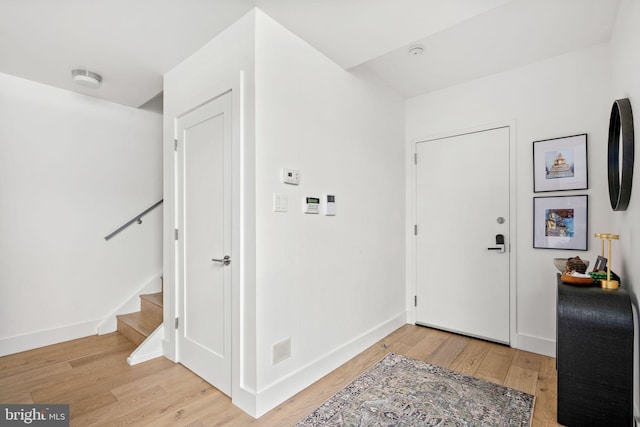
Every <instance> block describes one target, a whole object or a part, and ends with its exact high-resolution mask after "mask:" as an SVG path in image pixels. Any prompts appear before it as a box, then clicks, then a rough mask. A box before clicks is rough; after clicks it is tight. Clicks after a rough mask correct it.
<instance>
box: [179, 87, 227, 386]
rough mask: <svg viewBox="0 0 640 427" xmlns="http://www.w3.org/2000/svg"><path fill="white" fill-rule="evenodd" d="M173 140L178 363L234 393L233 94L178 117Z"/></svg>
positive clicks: (223, 96)
mask: <svg viewBox="0 0 640 427" xmlns="http://www.w3.org/2000/svg"><path fill="white" fill-rule="evenodd" d="M176 139H177V140H178V145H177V147H178V149H177V160H178V168H177V169H178V174H177V180H178V182H177V184H178V185H177V188H178V201H179V202H178V216H177V218H178V230H179V233H180V234H179V238H178V251H177V253H178V258H179V259H178V271H179V279H178V304H179V323H178V325H179V326H178V360H179V361H180V363H182V364H183V365H185V366H186V367H188V368H189V369H191V370H192V371H194V372H195V373H196V374H198V375H199V376H201V377H202V378H204V379H205V380H206V381H208V382H209V383H211V384H212V385H214V386H215V387H217V388H218V389H219V390H220V391H222V392H224V393H225V394H227V395H230V394H231V268H230V266H229V265H228V264H229V262H226V261H224V257H225V256H231V170H230V169H231V93H227V94H225V95H222V96H221V97H219V98H216V99H214V100H212V101H210V102H208V103H206V104H204V105H202V106H200V107H198V108H197V109H195V110H193V111H191V112H190V113H188V114H186V115H184V116H182V117H180V118H179V119H177V121H176ZM214 259H217V260H219V261H214Z"/></svg>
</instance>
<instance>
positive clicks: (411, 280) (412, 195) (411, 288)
mask: <svg viewBox="0 0 640 427" xmlns="http://www.w3.org/2000/svg"><path fill="white" fill-rule="evenodd" d="M503 127H508V128H509V239H508V241H509V342H510V344H509V345H510V346H511V347H516V338H517V298H516V292H517V286H516V283H517V282H516V278H517V274H516V273H517V271H516V270H517V264H516V259H517V256H516V252H517V247H518V245H517V237H518V236H517V217H516V189H517V185H516V184H517V182H516V178H517V175H516V158H517V157H516V147H517V143H516V122H515V120H509V121H504V122H498V123H492V124H487V125H481V126H475V127H471V128H463V129H457V130H451V131H446V132H440V133H436V134H430V135H427V136H424V137H419V138H413V139H411V142H410V149H409V150H407V165H408V166H409V169H410V170H411V173H410V174H407V177H408V182H407V192H406V196H407V206H406V207H407V214H406V218H407V234H406V236H407V261H406V262H407V265H406V267H407V269H406V271H407V288H406V291H407V321H408V323H411V324H416V306H415V300H414V298H415V296H416V295H417V292H418V278H417V267H418V259H417V257H418V251H417V238H416V234H415V229H414V226H415V225H416V224H417V203H416V200H417V191H418V188H417V168H416V162H415V158H416V157H415V156H416V153H417V144H418V143H421V142H427V141H432V140H436V139H442V138H451V137H455V136H460V135H465V134H469V133H478V132H484V131H488V130H492V129H496V128H503Z"/></svg>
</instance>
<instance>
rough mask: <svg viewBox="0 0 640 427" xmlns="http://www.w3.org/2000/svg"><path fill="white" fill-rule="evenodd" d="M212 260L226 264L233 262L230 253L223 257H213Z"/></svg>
mask: <svg viewBox="0 0 640 427" xmlns="http://www.w3.org/2000/svg"><path fill="white" fill-rule="evenodd" d="M211 261H215V262H220V263H222V264H224V265H229V264H231V257H230V256H229V255H225V256H224V258H222V259H216V258H211Z"/></svg>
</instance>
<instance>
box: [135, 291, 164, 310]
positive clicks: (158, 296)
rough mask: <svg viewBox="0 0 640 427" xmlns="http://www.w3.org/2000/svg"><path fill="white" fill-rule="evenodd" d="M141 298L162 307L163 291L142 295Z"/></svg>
mask: <svg viewBox="0 0 640 427" xmlns="http://www.w3.org/2000/svg"><path fill="white" fill-rule="evenodd" d="M140 299H143V300H145V301H148V302H150V303H152V304H155V305H157V306H160V307H162V292H156V293H155V294H146V295H140Z"/></svg>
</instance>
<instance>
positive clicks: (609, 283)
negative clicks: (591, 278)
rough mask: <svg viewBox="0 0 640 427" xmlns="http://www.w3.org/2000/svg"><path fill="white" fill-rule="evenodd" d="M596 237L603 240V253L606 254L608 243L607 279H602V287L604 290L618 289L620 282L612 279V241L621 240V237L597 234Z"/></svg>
mask: <svg viewBox="0 0 640 427" xmlns="http://www.w3.org/2000/svg"><path fill="white" fill-rule="evenodd" d="M596 237H597V238H599V239H601V240H602V252H603V253H604V241H605V240H606V241H607V243H608V244H607V260H609V262H608V263H607V278H606V280H605V279H600V287H601V288H603V289H618V286H620V282H619V281H618V280H615V279H614V278H612V277H611V262H612V261H611V241H612V240H619V239H620V235H618V234H608V233H596Z"/></svg>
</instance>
